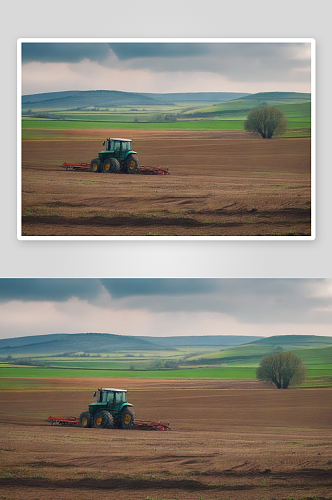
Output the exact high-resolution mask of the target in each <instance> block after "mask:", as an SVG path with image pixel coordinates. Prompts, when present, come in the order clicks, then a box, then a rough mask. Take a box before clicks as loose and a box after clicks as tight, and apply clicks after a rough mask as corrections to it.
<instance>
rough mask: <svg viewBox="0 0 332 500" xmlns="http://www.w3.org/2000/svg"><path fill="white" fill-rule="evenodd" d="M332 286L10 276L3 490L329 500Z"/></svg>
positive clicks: (1, 368)
mask: <svg viewBox="0 0 332 500" xmlns="http://www.w3.org/2000/svg"><path fill="white" fill-rule="evenodd" d="M331 290H332V280H331V279H313V278H308V279H292V278H286V279H279V278H276V279H273V278H262V279H257V278H253V279H242V278H236V279H223V278H220V279H219V278H203V279H202V278H187V279H185V278H158V279H149V278H140V279H135V278H117V279H107V278H105V279H103V278H101V279H99V278H98V279H96V278H87V279H83V278H82V279H80V278H78V279H71V278H69V279H68V278H67V279H61V278H60V279H54V278H40V279H33V278H32V279H20V278H18V279H10V278H9V279H0V296H1V302H0V315H1V318H2V321H1V323H0V403H1V404H0V429H1V478H0V484H1V496H2V497H3V498H4V499H8V500H9V499H13V498H15V499H37V498H38V499H45V500H54V499H58V498H59V499H67V498H73V499H75V500H76V499H79V498H82V499H83V498H84V499H87V500H94V499H96V498H98V499H103V500H106V499H107V500H119V499H121V500H150V499H155V500H162V499H165V500H166V499H167V500H176V499H177V500H188V499H190V500H199V499H206V500H216V499H218V500H219V499H220V500H221V499H230V500H244V499H246V500H247V499H255V500H263V499H269V500H272V499H286V498H287V499H298V500H300V499H326V500H327V499H330V498H331V486H332V475H331V472H332V463H331V414H332V397H331V396H332V335H331V331H332V330H331V325H332V308H331ZM258 304H259V307H258V306H257V305H258ZM301 491H302V493H301Z"/></svg>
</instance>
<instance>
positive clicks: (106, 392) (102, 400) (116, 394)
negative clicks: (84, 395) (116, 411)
mask: <svg viewBox="0 0 332 500" xmlns="http://www.w3.org/2000/svg"><path fill="white" fill-rule="evenodd" d="M93 397H96V398H97V401H96V403H92V404H106V405H108V406H110V407H112V408H114V407H117V406H119V404H122V403H127V391H126V390H125V389H98V392H97V391H95V392H94V393H93Z"/></svg>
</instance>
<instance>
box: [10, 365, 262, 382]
mask: <svg viewBox="0 0 332 500" xmlns="http://www.w3.org/2000/svg"><path fill="white" fill-rule="evenodd" d="M255 372H256V370H255V369H254V368H228V367H227V368H224V367H211V368H192V369H190V368H184V369H178V370H149V371H147V370H141V371H140V370H107V369H106V370H94V369H92V370H87V369H75V368H73V369H68V368H67V369H66V368H58V369H57V368H44V367H41V368H39V367H22V366H15V367H0V378H2V377H10V378H12V377H13V378H16V377H22V378H25V377H27V378H29V377H35V378H100V377H103V378H104V377H114V378H122V377H123V378H160V379H172V378H174V379H176V378H197V379H201V378H216V379H233V378H240V379H253V378H255V376H256V375H255Z"/></svg>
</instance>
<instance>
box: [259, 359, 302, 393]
mask: <svg viewBox="0 0 332 500" xmlns="http://www.w3.org/2000/svg"><path fill="white" fill-rule="evenodd" d="M306 373H307V369H306V367H305V366H304V364H303V362H302V360H301V358H299V357H298V356H296V354H294V353H292V352H279V353H277V354H271V356H266V357H264V358H263V359H262V360H261V362H260V364H259V367H258V368H257V370H256V377H257V378H258V379H259V380H263V381H265V382H271V383H273V384H275V385H276V386H277V388H278V389H287V388H288V387H289V385H290V384H293V385H294V384H301V383H302V382H303V381H304V379H305V376H306Z"/></svg>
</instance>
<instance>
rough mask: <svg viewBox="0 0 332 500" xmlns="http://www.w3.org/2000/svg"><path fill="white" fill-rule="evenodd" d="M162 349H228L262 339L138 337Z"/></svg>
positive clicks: (241, 337)
mask: <svg viewBox="0 0 332 500" xmlns="http://www.w3.org/2000/svg"><path fill="white" fill-rule="evenodd" d="M140 338H141V339H144V340H150V341H152V342H153V343H154V344H158V345H160V346H163V347H167V348H170V347H175V348H176V347H230V346H238V345H241V344H244V343H249V342H254V341H255V340H258V339H260V338H262V337H253V336H250V337H246V336H245V335H204V336H203V335H202V336H197V337H196V336H189V337H188V336H187V337H185V336H182V337H140Z"/></svg>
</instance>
